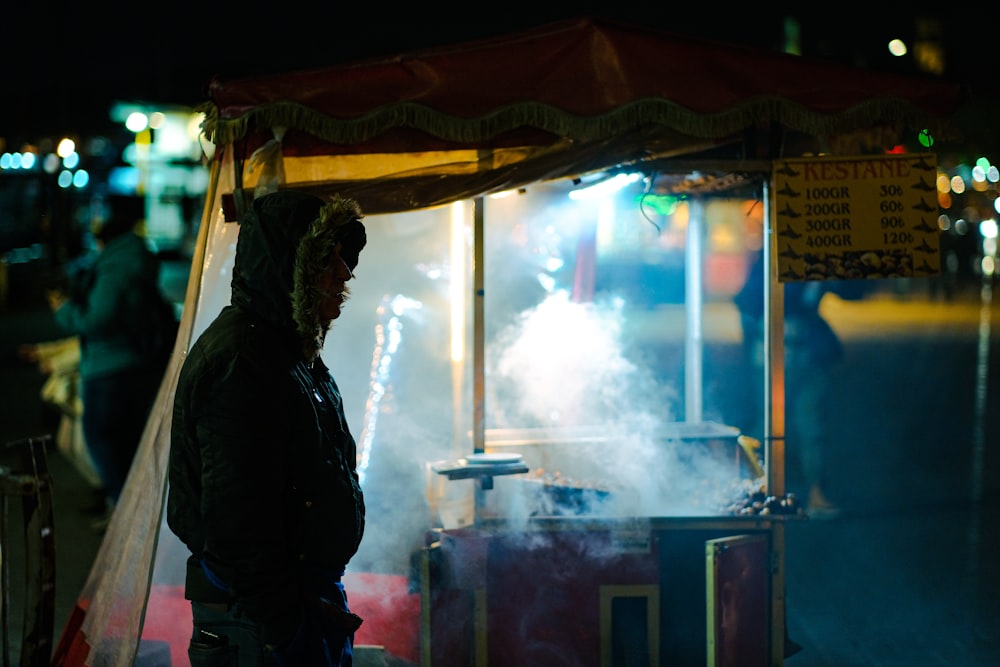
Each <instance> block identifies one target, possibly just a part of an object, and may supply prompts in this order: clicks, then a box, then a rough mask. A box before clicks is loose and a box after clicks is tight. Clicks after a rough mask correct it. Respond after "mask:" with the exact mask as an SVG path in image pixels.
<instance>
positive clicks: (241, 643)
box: [188, 583, 354, 667]
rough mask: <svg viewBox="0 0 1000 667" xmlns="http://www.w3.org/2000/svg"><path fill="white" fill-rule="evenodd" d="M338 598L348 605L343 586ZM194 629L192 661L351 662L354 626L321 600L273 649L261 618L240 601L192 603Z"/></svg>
mask: <svg viewBox="0 0 1000 667" xmlns="http://www.w3.org/2000/svg"><path fill="white" fill-rule="evenodd" d="M336 588H337V589H339V590H337V591H334V592H335V593H339V598H338V599H337V600H330V602H331V603H332V604H333V605H334V606H335V607H336V608H338V609H343V610H344V611H346V610H347V597H346V595H344V592H343V586H342V585H341V584H339V583H338V584H336ZM191 614H192V618H193V621H194V633H193V634H192V637H191V644H190V646H189V647H188V658H189V660H190V662H191V667H237V666H238V667H352V665H353V664H354V631H353V630H349V629H347V628H345V627H344V626H341V625H339V624H338V623H336V622H335V621H334V622H331V620H330V617H329V616H326V615H324V614H323V613H321V612H320V608H319V606H318V605H317V606H316V607H314V608H312V609H307V610H305V612H304V616H303V618H302V622H301V624H300V626H299V630H298V633H297V634H296V635H295V637H294V638H293V639H292V640H291V641H290V642H289V644H288V646H283V647H279V648H278V649H277V650H275V651H272V650H270V649H269V648H267V647H265V646H264V644H263V642H262V641H261V638H260V629H259V628H258V626H257V624H256V623H254V622H253V621H252V620H250V619H249V618H247V616H246V614H244V613H243V611H242V609H241V608H240V606H239V604H237V603H233V604H228V605H227V604H206V603H201V602H192V603H191Z"/></svg>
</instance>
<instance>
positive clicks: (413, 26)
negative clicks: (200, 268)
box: [0, 0, 1000, 144]
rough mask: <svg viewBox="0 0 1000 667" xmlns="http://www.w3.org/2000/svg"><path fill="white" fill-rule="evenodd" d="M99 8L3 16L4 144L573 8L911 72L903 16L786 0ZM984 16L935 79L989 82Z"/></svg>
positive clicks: (961, 23)
mask: <svg viewBox="0 0 1000 667" xmlns="http://www.w3.org/2000/svg"><path fill="white" fill-rule="evenodd" d="M919 4H920V3H916V5H919ZM99 5H100V6H101V7H102V8H103V9H101V10H100V11H97V12H95V11H93V6H94V5H91V4H83V3H81V4H78V5H70V4H69V3H64V2H54V1H48V2H44V1H43V2H35V3H23V5H22V6H21V8H20V9H19V10H18V11H19V16H18V17H17V18H16V19H15V20H13V21H10V22H9V28H13V29H8V30H7V31H6V32H7V34H6V35H5V39H6V45H5V47H4V48H5V51H6V52H7V53H8V54H9V55H8V57H5V58H4V59H3V65H0V68H2V69H0V72H2V80H3V91H4V92H3V102H2V103H0V137H6V139H7V141H8V143H9V144H15V143H17V142H20V141H25V140H28V141H33V140H35V139H36V138H37V137H38V136H39V135H53V134H62V133H79V134H88V133H94V132H100V131H102V129H103V128H105V127H107V126H108V125H109V122H110V121H109V118H108V110H109V108H110V105H111V104H112V103H113V102H114V101H116V100H120V101H138V102H151V103H162V104H179V105H185V106H194V105H196V104H198V103H200V102H203V101H205V99H206V94H205V87H206V85H207V84H208V82H209V81H210V80H211V79H212V78H213V77H216V76H218V77H220V78H222V79H230V78H237V77H244V76H253V75H255V74H268V73H277V72H282V71H294V70H299V69H309V68H313V67H320V66H324V65H332V64H339V63H346V62H352V61H356V60H362V59H366V58H371V57H376V56H384V55H393V54H398V53H405V52H408V51H414V50H419V49H421V48H425V47H428V46H434V45H440V44H446V43H453V42H459V41H465V40H471V39H478V38H481V37H487V36H492V35H497V34H502V33H506V32H512V31H517V30H521V29H525V28H528V27H531V26H536V25H541V24H544V23H548V22H551V21H556V20H563V19H568V18H574V17H579V16H599V17H602V18H608V19H612V20H620V21H624V22H627V23H634V24H641V25H647V26H650V27H654V28H657V29H661V30H669V31H673V32H679V33H684V34H694V35H700V36H707V37H710V38H712V39H716V40H718V41H722V42H731V43H741V44H745V45H749V46H756V47H760V48H768V49H780V48H781V45H782V42H783V37H782V35H783V27H782V26H783V17H784V16H794V17H795V18H796V19H798V21H799V22H800V25H801V31H802V43H803V51H804V54H806V55H809V56H817V57H822V58H827V59H833V60H838V61H840V62H847V63H850V64H854V65H860V66H865V67H872V68H876V69H887V70H896V71H908V70H909V71H914V70H913V69H912V65H911V64H910V63H909V62H900V61H899V60H894V59H893V58H891V57H890V56H888V54H887V51H886V50H885V43H886V41H887V39H888V37H887V36H888V35H889V33H895V34H898V35H901V36H903V37H912V33H913V31H914V29H913V24H914V20H913V16H912V14H909V13H907V14H905V15H889V16H884V15H883V16H878V17H864V16H863V15H861V14H859V13H858V12H851V11H850V10H849V7H848V8H845V5H843V4H838V8H839V9H838V11H837V12H835V13H834V12H832V11H828V12H819V13H820V14H822V16H807V14H810V15H815V14H817V12H816V11H813V10H812V9H810V10H809V11H808V12H806V11H805V9H804V8H803V7H804V6H803V5H801V4H798V5H792V7H793V9H790V10H788V11H787V12H783V11H780V10H776V9H773V8H772V9H769V10H766V11H765V10H758V11H754V12H751V11H750V10H739V9H736V10H733V9H726V10H725V11H718V12H710V16H708V17H706V16H705V15H702V14H697V13H694V10H693V9H688V10H687V14H685V13H684V12H678V11H676V10H671V12H670V16H665V15H661V14H664V12H663V11H662V10H661V11H658V12H657V14H656V15H653V14H651V13H650V10H648V9H647V10H645V11H639V10H638V9H635V10H626V9H618V10H614V11H608V10H602V11H587V10H586V9H583V8H581V6H580V5H577V6H575V7H577V8H578V10H579V11H575V12H574V11H566V10H547V11H546V10H541V11H539V10H533V11H531V12H526V11H516V9H514V8H509V7H508V9H507V10H505V11H503V12H497V15H496V16H492V17H481V16H475V17H472V16H470V15H457V14H447V13H444V12H437V13H436V14H435V12H433V11H429V12H425V13H424V14H421V15H416V16H413V17H406V16H400V15H399V14H397V13H394V12H392V11H390V10H389V9H388V8H387V7H386V6H383V5H381V4H379V5H378V6H377V7H373V8H372V9H367V10H366V9H357V8H353V7H349V8H348V9H347V10H346V11H344V12H342V11H341V8H340V7H341V5H340V3H337V5H334V4H333V3H330V5H329V6H325V7H324V6H322V5H318V3H312V2H310V3H305V2H300V1H299V0H286V1H284V2H279V3H269V8H268V9H263V8H260V7H258V5H257V3H254V2H244V3H241V4H239V5H232V3H226V2H221V3H201V4H197V5H184V4H183V3H174V4H170V5H167V6H168V7H169V12H166V11H165V12H163V13H160V14H154V13H152V12H153V10H151V9H146V10H143V11H145V12H146V13H145V14H143V15H139V16H136V15H135V14H132V13H130V12H129V11H127V8H128V7H129V5H127V4H126V3H124V2H122V1H121V0H109V1H108V2H104V3H99ZM227 5H232V6H227ZM237 6H238V7H239V9H238V10H236V9H234V7H237ZM664 6H665V5H664ZM912 6H913V5H912V4H911V5H910V7H911V8H912ZM185 7H187V9H185ZM275 7H279V8H280V9H281V10H282V11H283V12H284V13H282V14H279V13H277V10H276V9H275ZM796 7H797V9H796ZM8 11H10V10H8ZM908 11H909V10H908ZM990 11H992V13H994V14H1000V10H996V9H994V10H990ZM342 14H344V15H342ZM359 15H360V16H359ZM995 18H996V17H992V16H991V17H984V16H982V15H979V16H978V17H973V18H968V17H966V18H961V17H960V18H956V19H942V20H941V24H942V26H943V34H942V35H941V41H942V42H944V43H945V46H946V49H947V51H948V57H949V61H948V63H947V64H948V69H947V71H946V72H945V77H946V78H949V79H952V80H959V81H965V82H970V83H972V84H974V85H976V86H983V87H986V86H987V84H989V85H990V86H992V85H995V84H992V82H990V81H989V79H987V78H986V76H985V74H980V73H979V70H978V69H977V68H976V67H975V66H974V62H975V61H974V58H977V57H980V56H982V55H984V54H988V53H989V51H990V50H991V49H995V41H991V42H984V43H983V44H981V43H980V42H979V41H978V40H979V39H980V37H977V35H981V36H983V37H982V38H985V37H986V36H989V35H991V34H992V32H995V31H996V30H997V28H992V32H991V29H990V26H991V25H998V24H997V22H996V20H995ZM892 26H898V27H895V28H894V27H892ZM11 54H12V55H11ZM985 69H986V68H985V67H984V68H983V70H985ZM990 69H992V68H990Z"/></svg>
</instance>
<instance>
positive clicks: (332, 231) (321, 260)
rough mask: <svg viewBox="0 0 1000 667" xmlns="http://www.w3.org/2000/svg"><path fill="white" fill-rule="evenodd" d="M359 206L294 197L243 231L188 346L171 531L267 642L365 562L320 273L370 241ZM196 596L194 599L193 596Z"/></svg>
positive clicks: (270, 198) (176, 412)
mask: <svg viewBox="0 0 1000 667" xmlns="http://www.w3.org/2000/svg"><path fill="white" fill-rule="evenodd" d="M360 218H361V212H360V210H359V209H358V207H357V205H356V204H355V203H354V202H353V201H351V200H346V199H337V200H335V201H333V202H332V203H326V202H324V201H323V200H321V199H318V198H316V197H313V196H311V195H307V194H304V193H298V192H290V191H289V192H278V193H274V194H269V195H265V196H264V197H261V198H259V199H257V200H256V201H255V202H254V203H253V206H252V208H251V209H250V210H249V211H248V212H247V213H246V215H244V217H243V219H242V220H241V221H240V233H239V239H238V241H237V247H236V260H235V267H234V271H233V280H232V300H231V304H230V305H229V306H226V307H225V308H224V309H223V310H222V312H221V313H220V314H219V316H218V317H217V318H216V319H215V320H214V321H213V322H212V323H211V324H210V325H209V326H208V328H207V329H206V330H205V331H204V333H203V334H202V335H201V336H200V337H199V338H198V340H197V341H196V342H195V344H194V345H193V346H192V347H191V350H190V352H189V353H188V355H187V358H186V359H185V363H184V366H183V368H182V369H181V373H180V377H179V378H178V384H177V391H176V394H175V398H174V409H173V422H172V430H171V449H170V463H169V482H170V494H169V499H168V507H167V521H168V525H169V526H170V528H171V530H172V531H173V532H174V533H175V534H176V535H177V536H178V537H179V538H180V539H181V541H183V542H184V544H185V545H187V547H188V548H189V549H190V550H191V553H192V554H193V555H194V557H195V558H196V559H198V561H200V562H201V563H202V564H203V565H204V567H205V568H206V572H209V573H211V575H212V576H214V577H215V578H216V581H215V582H214V583H216V584H217V585H219V586H221V587H224V588H226V589H227V593H228V594H229V596H230V598H229V599H234V600H236V601H237V602H238V603H239V604H240V605H241V607H242V608H243V609H244V610H245V612H246V613H247V615H248V616H249V617H250V618H251V619H253V620H254V621H256V622H257V623H258V624H259V626H260V629H261V637H262V639H263V640H264V641H265V642H267V643H269V644H281V643H283V642H286V641H287V640H288V639H289V638H290V637H291V636H292V635H293V634H294V633H295V629H296V627H297V625H298V623H299V619H300V618H301V612H302V610H303V608H304V606H305V605H308V604H310V601H311V600H314V599H315V597H316V596H317V595H319V594H320V593H319V592H318V591H317V590H316V585H315V580H316V577H315V573H316V572H319V573H322V574H325V575H328V576H330V577H334V578H336V577H337V576H339V574H340V573H341V572H342V571H343V569H344V567H345V566H346V565H347V563H348V561H349V560H350V558H351V557H352V556H353V555H354V554H355V553H356V552H357V549H358V547H359V545H360V542H361V538H362V534H363V532H364V521H365V506H364V499H363V496H362V491H361V487H360V485H359V481H358V475H357V472H356V445H355V441H354V438H353V437H352V436H351V433H350V432H349V430H348V426H347V423H346V421H345V418H344V411H343V403H342V400H341V395H340V391H339V389H338V387H337V384H336V382H335V381H334V379H333V377H332V376H331V375H330V373H329V371H328V369H327V367H326V366H325V364H324V363H323V361H322V359H321V358H320V356H319V352H320V350H321V348H322V345H323V341H324V338H325V335H326V331H325V327H324V325H323V324H322V323H321V322H320V321H319V318H318V314H317V307H318V303H319V299H320V296H321V295H320V294H319V293H318V292H317V287H316V286H317V284H318V277H319V275H320V273H322V271H324V270H325V269H326V268H327V267H328V266H329V263H330V258H331V255H332V252H333V248H334V246H335V245H336V243H338V242H341V243H343V245H342V250H341V257H342V258H344V260H345V261H346V262H347V264H348V266H349V267H350V268H351V269H352V270H353V269H354V267H355V266H356V265H357V262H358V255H359V253H360V252H361V249H362V248H363V247H364V245H365V232H364V226H363V225H362V223H361V221H360ZM188 593H189V597H191V594H190V590H189V592H188Z"/></svg>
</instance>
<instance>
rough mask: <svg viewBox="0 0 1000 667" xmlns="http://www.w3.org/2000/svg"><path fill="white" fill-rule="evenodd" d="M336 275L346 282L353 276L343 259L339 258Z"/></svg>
mask: <svg viewBox="0 0 1000 667" xmlns="http://www.w3.org/2000/svg"><path fill="white" fill-rule="evenodd" d="M337 276H338V277H339V278H341V279H342V280H343V281H344V282H347V281H348V280H350V279H352V278H353V277H354V271H351V267H349V266H348V265H347V262H345V261H344V260H343V259H341V260H340V265H339V266H338V268H337Z"/></svg>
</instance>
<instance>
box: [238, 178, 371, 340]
mask: <svg viewBox="0 0 1000 667" xmlns="http://www.w3.org/2000/svg"><path fill="white" fill-rule="evenodd" d="M362 217H363V216H362V213H361V209H360V208H359V207H358V204H357V203H356V202H355V201H354V200H351V199H345V198H341V197H337V198H335V199H333V200H332V201H329V202H327V201H324V200H323V199H320V198H319V197H315V196H313V195H310V194H306V193H303V192H295V191H291V190H288V191H281V192H275V193H271V194H267V195H264V196H263V197H260V198H259V199H256V200H255V201H254V202H253V205H252V206H251V207H250V209H249V210H248V211H247V213H246V214H245V215H244V216H243V218H242V219H241V220H240V234H239V240H238V241H237V244H236V263H235V267H234V269H233V281H232V288H233V296H232V302H233V305H235V306H239V307H241V308H245V309H247V310H250V311H252V312H254V313H256V314H257V315H259V316H261V317H263V318H265V319H267V320H268V321H270V322H273V323H274V324H275V325H277V326H279V327H281V328H284V329H288V330H289V332H291V333H294V334H295V335H297V336H298V338H299V339H300V340H301V342H302V351H303V354H304V356H305V358H306V359H313V358H315V357H316V355H318V354H319V351H320V350H321V349H322V347H323V341H324V338H325V336H326V327H325V326H324V325H323V323H322V322H320V320H319V316H318V312H317V311H318V305H319V298H320V295H319V293H318V290H317V287H318V281H319V277H320V274H321V273H322V272H323V271H324V270H325V269H326V268H327V267H328V266H329V261H330V256H331V253H332V252H333V248H334V246H335V245H336V244H337V243H338V242H342V243H343V248H342V250H341V257H343V259H344V260H345V261H346V262H347V265H348V266H349V267H350V268H351V270H352V271H353V270H354V268H355V267H356V266H357V264H358V256H359V255H360V254H361V250H362V249H363V248H364V247H365V243H366V240H367V239H366V235H365V228H364V225H363V224H362V223H361V219H362Z"/></svg>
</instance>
